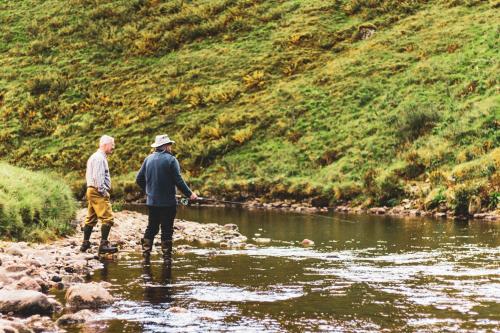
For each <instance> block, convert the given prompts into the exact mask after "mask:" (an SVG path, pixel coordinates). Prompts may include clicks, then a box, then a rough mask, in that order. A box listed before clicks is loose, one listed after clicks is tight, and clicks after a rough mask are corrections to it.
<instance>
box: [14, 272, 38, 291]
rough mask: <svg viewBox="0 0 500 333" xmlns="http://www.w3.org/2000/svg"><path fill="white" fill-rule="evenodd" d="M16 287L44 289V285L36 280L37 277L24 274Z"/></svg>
mask: <svg viewBox="0 0 500 333" xmlns="http://www.w3.org/2000/svg"><path fill="white" fill-rule="evenodd" d="M14 286H15V289H24V290H35V291H42V287H41V286H40V284H38V282H36V280H35V279H33V278H31V277H29V276H24V277H23V278H21V280H19V281H18V282H16V284H15V285H14Z"/></svg>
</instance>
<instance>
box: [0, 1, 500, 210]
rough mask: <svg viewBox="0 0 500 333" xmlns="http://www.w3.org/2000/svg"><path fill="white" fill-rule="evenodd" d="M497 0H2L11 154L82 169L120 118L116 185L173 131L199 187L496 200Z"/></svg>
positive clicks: (18, 160)
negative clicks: (152, 145)
mask: <svg viewBox="0 0 500 333" xmlns="http://www.w3.org/2000/svg"><path fill="white" fill-rule="evenodd" d="M498 7H499V3H498V2H496V1H494V2H491V1H477V0H440V1H431V0H429V1H424V0H408V1H394V0H382V1H371V0H336V1H312V0H303V1H298V0H281V1H263V0H238V1H237V0H199V1H154V0H150V1H146V0H134V1H130V0H115V1H90V0H72V1H69V2H66V1H55V0H48V1H41V0H39V1H37V0H22V1H15V2H12V1H5V0H3V1H2V0H0V23H1V24H0V68H1V69H2V70H1V71H0V117H1V119H2V122H1V123H0V142H1V143H2V145H1V146H0V158H3V159H5V160H7V161H9V162H11V163H15V164H16V165H22V166H25V167H29V168H36V169H38V168H50V169H54V170H57V171H58V172H60V173H62V174H64V175H65V177H67V178H68V179H70V180H71V181H75V182H76V183H75V184H81V179H82V175H83V170H84V166H85V161H86V159H87V158H88V155H89V154H90V153H91V152H92V151H93V150H94V149H95V142H96V140H97V138H98V137H99V136H100V135H101V134H103V133H108V134H111V135H114V136H115V137H116V139H117V149H116V153H115V155H114V156H113V157H112V159H111V161H110V165H111V168H112V171H113V174H114V175H115V176H117V175H120V177H115V179H117V181H116V182H115V184H118V185H117V186H116V187H117V188H116V192H115V194H117V195H122V194H123V193H124V192H123V191H125V192H134V191H136V188H135V187H134V186H133V185H132V183H133V178H134V173H135V171H136V170H137V169H138V167H139V166H140V163H141V161H142V159H143V158H144V157H145V155H146V154H147V153H148V152H149V148H148V146H149V144H150V143H151V142H152V140H153V139H154V135H156V134H159V133H168V134H169V135H170V136H171V137H172V138H173V139H174V140H176V141H177V143H178V144H177V147H176V150H177V153H178V157H179V159H180V161H181V164H182V165H183V168H184V169H185V173H186V175H187V177H188V178H189V180H190V182H191V184H192V185H193V187H194V188H196V189H201V190H202V192H204V193H211V194H217V195H225V196H232V197H240V196H243V197H245V196H248V195H258V196H268V197H292V198H314V199H316V200H317V202H327V201H330V202H333V201H337V202H338V201H346V200H354V201H355V202H358V203H361V202H364V203H365V204H393V203H395V202H396V201H397V199H398V198H401V197H404V196H410V197H416V198H420V199H421V200H422V203H423V204H424V203H425V204H426V205H428V206H433V205H437V204H439V203H441V202H442V201H447V202H448V204H450V205H454V206H455V207H458V206H460V205H462V206H461V207H462V208H461V209H463V207H464V205H465V202H467V200H468V198H469V197H470V196H472V195H479V196H480V197H481V198H482V201H483V204H485V205H490V206H491V205H496V204H497V202H498V198H499V197H498V193H499V191H500V189H499V187H500V184H499V183H500V179H499V178H500V176H499V172H498V170H499V168H500V150H499V147H500V131H498V127H499V122H500V94H499V77H500V76H499V74H500V70H499V62H498V60H499V59H500V54H499V48H498V45H499V43H498V42H499V33H500V28H499V24H498V22H500V15H499V10H498ZM79 182H80V183H79ZM460 200H462V201H460ZM460 202H461V203H460Z"/></svg>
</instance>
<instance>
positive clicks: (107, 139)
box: [99, 135, 115, 146]
mask: <svg viewBox="0 0 500 333" xmlns="http://www.w3.org/2000/svg"><path fill="white" fill-rule="evenodd" d="M113 142H115V138H113V137H111V136H109V135H103V136H101V139H100V140H99V146H102V145H106V144H108V143H113Z"/></svg>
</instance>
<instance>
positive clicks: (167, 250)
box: [161, 241, 172, 265]
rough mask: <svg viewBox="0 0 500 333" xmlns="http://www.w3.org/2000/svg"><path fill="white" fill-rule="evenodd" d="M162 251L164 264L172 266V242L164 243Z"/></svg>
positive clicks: (162, 243)
mask: <svg viewBox="0 0 500 333" xmlns="http://www.w3.org/2000/svg"><path fill="white" fill-rule="evenodd" d="M161 251H162V253H163V262H164V263H165V264H168V265H171V264H172V241H162V242H161Z"/></svg>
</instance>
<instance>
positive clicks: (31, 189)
mask: <svg viewBox="0 0 500 333" xmlns="http://www.w3.org/2000/svg"><path fill="white" fill-rule="evenodd" d="M75 210H76V203H75V201H74V199H73V196H72V193H71V190H70V188H69V187H68V186H67V185H66V184H65V183H63V182H62V181H61V180H59V179H57V178H55V177H52V176H50V175H48V174H45V173H43V172H31V171H27V170H23V169H20V168H16V167H13V166H10V165H8V164H5V163H0V235H1V236H2V237H3V238H7V239H14V240H36V241H40V240H46V239H48V238H54V237H56V236H61V235H65V234H67V233H69V232H71V231H72V228H71V225H70V220H71V219H72V218H73V217H74V214H75Z"/></svg>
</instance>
